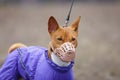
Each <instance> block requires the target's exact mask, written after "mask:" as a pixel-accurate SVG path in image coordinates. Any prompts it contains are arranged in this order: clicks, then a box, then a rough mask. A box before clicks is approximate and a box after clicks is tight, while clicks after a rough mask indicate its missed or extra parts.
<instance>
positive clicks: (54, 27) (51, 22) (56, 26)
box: [48, 16, 59, 33]
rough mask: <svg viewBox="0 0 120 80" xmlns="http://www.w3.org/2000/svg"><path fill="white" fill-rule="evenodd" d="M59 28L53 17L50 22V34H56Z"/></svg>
mask: <svg viewBox="0 0 120 80" xmlns="http://www.w3.org/2000/svg"><path fill="white" fill-rule="evenodd" d="M58 28H59V25H58V23H57V21H56V19H55V18H54V17H53V16H51V17H50V18H49V20H48V32H49V33H51V32H55V31H56V30H57V29H58Z"/></svg>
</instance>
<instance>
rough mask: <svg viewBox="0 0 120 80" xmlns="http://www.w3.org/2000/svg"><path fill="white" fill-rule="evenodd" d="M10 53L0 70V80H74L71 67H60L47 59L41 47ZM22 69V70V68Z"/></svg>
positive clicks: (46, 52)
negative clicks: (20, 78)
mask: <svg viewBox="0 0 120 80" xmlns="http://www.w3.org/2000/svg"><path fill="white" fill-rule="evenodd" d="M20 50H21V55H20V54H19V51H18V50H17V49H16V50H14V51H13V52H12V53H10V54H9V55H8V56H7V58H6V60H5V62H4V64H3V65H2V67H1V68H0V80H18V78H19V77H20V76H21V77H22V78H23V79H24V80H74V78H73V73H72V66H73V64H74V62H71V64H70V65H69V66H68V67H60V66H57V65H56V64H54V63H53V62H52V61H51V60H50V59H49V58H48V51H47V49H46V48H42V47H34V46H33V47H28V48H21V49H20ZM23 67H24V68H23Z"/></svg>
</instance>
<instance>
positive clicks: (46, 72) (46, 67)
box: [34, 53, 74, 80]
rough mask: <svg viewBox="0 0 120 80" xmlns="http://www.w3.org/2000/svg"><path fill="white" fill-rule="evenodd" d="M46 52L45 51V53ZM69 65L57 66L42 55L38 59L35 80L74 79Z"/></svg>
mask: <svg viewBox="0 0 120 80" xmlns="http://www.w3.org/2000/svg"><path fill="white" fill-rule="evenodd" d="M45 54H46V53H45ZM70 67H71V66H69V67H68V68H67V67H59V66H57V65H55V64H54V63H53V62H52V61H51V60H49V59H48V58H47V59H46V57H45V56H44V54H43V55H42V56H41V59H39V61H38V64H37V68H36V73H35V76H34V79H35V80H38V79H39V80H74V79H73V72H72V69H69V68H70Z"/></svg>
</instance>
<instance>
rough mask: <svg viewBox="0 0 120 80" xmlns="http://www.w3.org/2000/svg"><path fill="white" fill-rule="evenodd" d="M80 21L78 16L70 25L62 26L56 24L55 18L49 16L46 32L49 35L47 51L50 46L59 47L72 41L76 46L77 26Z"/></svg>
mask: <svg viewBox="0 0 120 80" xmlns="http://www.w3.org/2000/svg"><path fill="white" fill-rule="evenodd" d="M79 22H80V16H79V17H78V18H77V20H75V22H73V24H72V25H70V26H67V27H62V26H60V25H59V24H58V22H57V21H56V19H55V18H54V17H53V16H51V17H50V18H49V20H48V32H49V34H50V37H51V42H50V45H49V52H50V50H51V47H53V49H54V50H55V49H56V48H59V47H60V46H61V45H62V44H64V43H66V42H69V43H72V44H73V46H74V47H75V48H76V47H77V45H78V40H77V37H78V27H79Z"/></svg>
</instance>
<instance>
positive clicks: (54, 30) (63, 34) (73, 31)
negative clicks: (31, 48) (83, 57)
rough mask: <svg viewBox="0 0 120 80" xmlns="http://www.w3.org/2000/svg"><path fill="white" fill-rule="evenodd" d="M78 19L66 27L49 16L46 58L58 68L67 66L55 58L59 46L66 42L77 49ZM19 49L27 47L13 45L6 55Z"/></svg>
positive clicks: (66, 63) (67, 63) (65, 62)
mask: <svg viewBox="0 0 120 80" xmlns="http://www.w3.org/2000/svg"><path fill="white" fill-rule="evenodd" d="M80 18H81V17H80V16H79V17H78V18H77V20H75V22H74V23H73V24H72V25H70V26H66V27H63V26H60V25H59V24H58V22H57V21H56V19H55V18H54V17H53V16H51V17H50V18H49V20H48V32H49V34H50V37H51V41H50V43H49V47H48V56H49V58H50V59H52V60H53V61H54V62H55V63H56V64H57V65H60V66H67V65H69V61H64V60H61V59H59V58H58V57H55V54H57V52H55V50H56V49H57V48H60V47H61V45H62V44H64V43H66V42H67V43H68V45H69V46H70V45H71V44H72V45H71V46H73V47H74V48H76V47H77V45H78V40H77V37H78V27H79V22H80ZM66 46H67V44H66ZM19 47H27V46H26V45H24V44H22V43H16V44H13V45H12V46H11V47H10V48H9V50H8V53H10V52H12V51H13V50H15V49H16V48H19ZM66 48H67V47H62V49H63V50H64V51H65V50H66ZM71 50H72V48H71ZM64 51H63V52H64ZM74 57H75V56H74ZM66 58H67V57H66Z"/></svg>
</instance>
